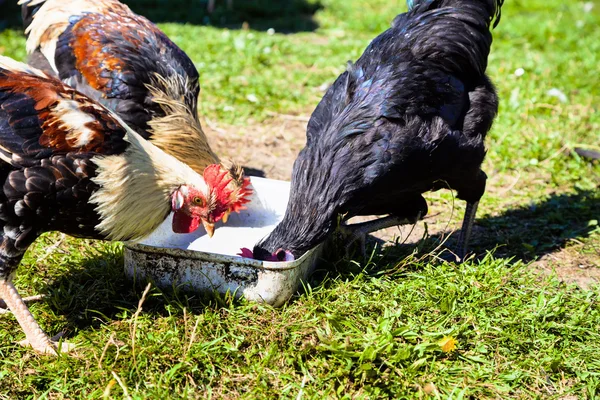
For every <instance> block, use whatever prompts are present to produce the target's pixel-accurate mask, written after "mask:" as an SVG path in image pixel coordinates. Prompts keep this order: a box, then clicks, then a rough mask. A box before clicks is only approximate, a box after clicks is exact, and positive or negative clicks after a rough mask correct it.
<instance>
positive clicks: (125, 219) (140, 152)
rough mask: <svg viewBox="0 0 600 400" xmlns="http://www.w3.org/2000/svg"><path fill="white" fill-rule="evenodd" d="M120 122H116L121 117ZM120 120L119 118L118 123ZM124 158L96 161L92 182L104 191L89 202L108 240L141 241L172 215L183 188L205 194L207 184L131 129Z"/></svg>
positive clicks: (108, 158)
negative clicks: (174, 201)
mask: <svg viewBox="0 0 600 400" xmlns="http://www.w3.org/2000/svg"><path fill="white" fill-rule="evenodd" d="M117 118H118V117H117ZM119 121H120V119H119ZM120 122H121V123H122V125H123V126H124V127H126V129H127V135H126V140H127V141H128V142H129V143H130V146H129V147H128V148H127V150H126V151H125V152H124V153H123V154H119V155H112V156H97V157H94V158H93V159H92V161H93V162H94V163H95V164H96V165H97V166H98V169H97V171H96V177H95V178H94V179H93V181H94V182H95V183H96V184H98V185H99V186H100V189H99V190H98V191H96V192H95V193H94V194H93V195H92V197H91V199H90V202H92V203H94V204H97V207H96V211H97V212H98V213H99V214H100V218H101V222H100V224H98V225H97V226H96V229H97V230H98V231H99V232H100V233H102V234H103V235H105V236H106V238H107V239H110V240H124V241H127V240H138V239H141V238H142V237H144V236H146V235H148V234H149V233H151V232H152V231H154V230H155V229H156V228H157V227H158V226H159V225H160V224H161V223H162V222H163V221H164V220H165V218H166V217H167V215H168V214H169V212H170V211H171V195H172V193H173V192H174V191H175V190H176V189H177V188H178V187H179V186H181V185H183V184H187V185H192V186H195V187H196V188H198V189H199V190H201V191H202V192H207V191H208V189H207V185H206V183H205V182H204V179H203V178H202V177H201V176H200V175H198V174H197V173H195V172H194V171H193V170H192V169H191V168H190V167H188V166H187V165H185V164H183V163H182V162H180V161H178V160H177V159H175V158H174V157H172V156H170V155H168V154H166V153H165V152H163V151H162V150H160V149H159V148H157V147H156V146H154V145H152V144H150V143H149V142H147V141H146V140H144V139H143V138H142V137H141V136H139V135H138V134H137V133H135V132H134V131H132V130H131V129H129V128H127V125H125V124H124V123H123V122H122V121H120Z"/></svg>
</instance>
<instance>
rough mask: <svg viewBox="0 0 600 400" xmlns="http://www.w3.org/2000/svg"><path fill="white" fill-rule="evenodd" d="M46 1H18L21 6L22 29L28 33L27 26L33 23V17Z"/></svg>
mask: <svg viewBox="0 0 600 400" xmlns="http://www.w3.org/2000/svg"><path fill="white" fill-rule="evenodd" d="M45 2H46V0H19V2H18V3H17V4H18V5H20V6H21V16H22V17H23V29H24V30H25V31H28V30H27V28H29V25H31V22H32V21H33V16H34V15H35V14H36V13H37V12H38V11H39V9H40V8H41V7H42V6H43V5H44V3H45Z"/></svg>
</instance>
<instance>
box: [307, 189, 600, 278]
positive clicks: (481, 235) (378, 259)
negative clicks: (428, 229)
mask: <svg viewBox="0 0 600 400" xmlns="http://www.w3.org/2000/svg"><path fill="white" fill-rule="evenodd" d="M599 217H600V194H599V192H598V191H593V190H581V191H578V192H576V193H563V194H555V195H552V196H550V197H549V198H547V199H545V200H542V201H539V202H532V203H530V204H529V205H527V206H522V207H518V208H514V209H510V210H506V211H504V212H503V213H502V214H500V215H496V216H487V217H483V218H477V219H476V221H475V226H474V228H473V234H472V236H471V244H470V250H471V252H473V253H475V254H476V259H482V258H483V257H485V255H486V253H487V252H488V251H494V255H495V256H496V257H503V258H511V257H512V258H513V259H514V260H515V261H523V262H530V261H533V260H536V259H538V258H540V257H542V256H544V255H546V254H549V253H552V252H554V251H557V250H558V249H561V248H563V247H565V246H566V245H567V243H568V242H569V241H571V240H577V239H584V238H587V237H589V235H590V234H591V233H592V231H594V230H595V229H597V226H595V225H594V224H590V221H592V220H598V219H599ZM452 233H453V232H452V231H445V232H440V233H438V234H435V235H431V236H429V237H427V238H425V239H423V240H420V241H418V242H417V243H411V244H397V245H395V246H387V247H385V248H384V249H383V250H381V249H382V246H383V244H384V243H385V242H384V241H382V240H380V239H377V238H375V237H373V236H370V238H369V239H370V240H369V242H368V251H367V252H368V254H371V251H372V250H373V248H374V247H375V246H377V250H376V252H375V254H374V257H373V260H372V262H371V263H370V264H369V265H367V267H365V265H366V264H367V263H366V262H365V260H364V259H361V258H362V257H357V256H356V255H357V254H358V253H356V252H355V253H354V255H352V256H351V257H349V258H347V257H345V253H344V251H343V250H342V248H343V244H341V243H337V245H334V246H332V248H331V250H330V252H329V254H328V255H327V257H326V260H325V261H324V262H323V263H322V265H321V267H320V269H318V270H317V271H316V273H315V274H314V275H313V279H312V280H311V284H313V285H318V284H320V283H321V282H322V281H323V279H326V278H325V277H328V278H335V277H338V276H345V275H347V274H355V273H360V272H363V271H366V272H369V273H385V272H386V270H390V269H395V268H396V267H397V265H398V263H399V262H401V261H402V260H404V259H405V258H406V257H409V256H410V255H411V254H413V253H414V254H415V255H416V258H420V257H421V256H424V255H426V254H427V253H428V252H431V251H433V250H434V249H436V248H437V247H438V246H439V244H440V243H441V242H442V241H443V240H444V239H446V238H447V237H448V235H450V234H452ZM457 238H458V232H454V234H453V235H452V236H451V237H450V238H449V239H448V240H447V241H446V242H445V244H444V246H445V247H446V248H450V249H453V248H454V245H455V243H456V240H457ZM351 260H357V261H358V262H354V261H351ZM430 261H431V262H434V263H435V262H437V261H436V259H435V258H433V257H432V258H431V260H430ZM415 268H417V269H418V268H419V266H418V265H416V266H415Z"/></svg>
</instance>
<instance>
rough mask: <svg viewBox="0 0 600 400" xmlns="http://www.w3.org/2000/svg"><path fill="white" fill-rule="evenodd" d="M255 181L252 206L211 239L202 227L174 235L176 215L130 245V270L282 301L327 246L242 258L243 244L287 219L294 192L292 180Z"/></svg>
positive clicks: (160, 282) (164, 281) (166, 281)
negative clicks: (294, 254) (279, 258)
mask: <svg viewBox="0 0 600 400" xmlns="http://www.w3.org/2000/svg"><path fill="white" fill-rule="evenodd" d="M250 180H251V182H252V187H253V189H254V193H253V194H252V197H251V200H252V201H251V202H250V203H249V204H247V209H245V210H242V211H241V212H240V213H238V214H232V215H231V216H230V217H229V220H228V221H227V224H222V223H220V222H219V223H217V226H216V228H217V229H215V234H214V235H213V237H212V238H209V237H208V235H206V232H205V231H204V229H203V228H202V226H200V228H198V230H197V231H196V232H193V233H190V234H176V233H173V231H172V229H171V221H172V218H173V216H172V214H171V215H170V216H169V217H168V218H167V219H166V220H165V222H163V223H162V225H161V226H159V227H158V229H156V230H155V231H154V232H153V233H152V234H150V235H149V236H147V237H145V238H144V239H142V240H140V241H139V242H137V243H135V244H134V243H126V244H125V250H124V258H125V274H126V275H127V276H128V277H130V278H133V277H135V278H136V279H142V280H147V279H150V280H152V281H153V282H155V284H156V285H157V286H159V287H162V288H172V287H174V286H176V287H180V288H183V289H185V290H191V291H217V292H219V293H226V292H230V293H232V294H234V295H235V296H236V297H241V296H244V297H245V298H246V299H248V300H252V301H257V302H263V303H268V304H271V305H273V306H275V307H278V306H281V305H283V303H285V302H286V301H287V300H288V299H289V298H290V297H291V296H292V295H293V294H294V293H295V292H296V291H297V290H298V288H299V286H300V284H301V281H302V280H305V279H306V278H307V277H308V275H309V274H310V273H311V272H312V271H313V269H314V267H315V265H316V263H317V261H318V259H319V256H320V254H321V251H322V247H323V246H322V245H319V246H317V247H315V248H313V249H312V250H310V251H308V252H307V253H306V254H304V255H303V256H302V257H300V258H299V259H297V260H294V261H290V262H269V261H258V260H252V259H248V258H242V257H240V256H237V255H236V254H237V253H239V252H240V248H242V247H248V248H250V249H252V247H253V246H254V244H255V243H256V242H258V241H259V240H260V239H262V238H263V237H265V236H266V235H267V234H268V233H269V232H271V231H272V230H273V229H274V228H275V226H276V225H277V224H278V223H279V222H280V221H281V220H282V219H283V215H284V213H285V209H286V206H287V202H288V197H289V192H290V183H289V182H284V181H277V180H273V179H264V178H257V177H251V178H250ZM142 218H143V217H142Z"/></svg>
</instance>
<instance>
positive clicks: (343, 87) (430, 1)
mask: <svg viewBox="0 0 600 400" xmlns="http://www.w3.org/2000/svg"><path fill="white" fill-rule="evenodd" d="M501 6H502V0H422V1H410V2H409V11H408V12H407V13H404V14H400V15H398V16H397V17H396V18H395V19H394V21H393V23H392V27H391V28H390V29H388V30H387V31H385V32H384V33H382V34H381V35H379V36H378V37H377V38H375V40H373V41H372V42H371V44H370V45H369V46H368V47H367V49H366V50H365V52H364V53H363V54H362V56H361V57H360V58H359V59H358V61H356V63H355V64H349V66H348V69H347V71H346V72H344V73H343V74H341V75H340V76H339V77H338V78H337V80H336V81H335V83H334V84H333V85H332V86H331V87H330V88H329V89H328V91H327V92H326V94H325V96H324V98H323V99H322V100H321V102H320V103H319V105H318V106H317V108H316V109H315V111H314V112H313V114H312V116H311V118H310V121H309V123H308V128H307V143H306V146H305V148H304V149H303V150H302V151H301V152H300V154H299V155H298V158H297V159H296V161H295V163H294V167H293V172H292V182H291V192H290V199H289V203H288V207H287V210H286V213H285V216H284V218H283V220H282V221H281V222H280V223H279V224H278V226H277V227H276V228H275V229H274V230H273V232H271V234H269V235H268V236H267V237H266V238H264V239H263V240H262V241H260V242H259V243H257V244H256V245H255V247H254V251H253V256H254V257H257V258H260V259H264V258H269V257H272V256H273V254H275V253H277V249H284V250H288V251H291V253H292V254H293V255H294V257H296V258H297V257H299V256H301V255H302V254H303V253H305V252H306V251H307V250H309V249H310V248H312V247H314V246H315V245H317V244H319V243H321V242H323V241H324V240H325V239H326V238H327V237H328V235H330V234H331V233H332V232H333V231H334V229H335V228H336V225H337V221H338V217H342V219H343V221H346V220H347V219H349V218H351V217H353V216H358V215H385V214H388V217H385V218H382V219H379V220H376V221H374V222H366V223H362V224H354V225H351V226H349V227H346V228H345V230H348V229H351V230H352V232H353V235H354V236H356V237H364V235H365V234H366V233H368V232H372V231H374V230H378V229H382V228H385V227H390V226H396V225H400V224H408V223H415V222H416V221H417V220H419V219H421V218H423V217H424V216H425V214H426V213H427V203H426V202H425V199H424V198H423V196H422V194H423V193H425V192H427V191H431V190H438V189H441V188H450V189H453V190H456V191H457V192H458V198H459V199H462V200H465V201H466V202H467V208H466V212H465V217H464V220H463V226H462V230H461V236H460V237H459V243H458V251H457V253H458V255H459V256H460V257H461V258H462V257H463V256H464V255H465V253H466V250H467V244H468V240H469V236H470V232H471V227H472V224H473V219H474V217H475V213H476V210H477V205H478V202H479V199H480V198H481V196H482V195H483V193H484V191H485V183H486V175H485V173H484V172H483V171H482V170H481V168H480V166H481V164H482V161H483V159H484V156H485V148H484V139H485V136H486V134H487V132H488V131H489V129H490V128H491V126H492V122H493V120H494V118H495V116H496V113H497V110H498V99H497V96H496V92H495V89H494V87H493V85H492V83H491V82H490V80H489V79H488V78H487V76H486V75H485V70H486V67H487V58H488V54H489V51H490V46H491V43H492V36H491V33H490V25H491V24H492V22H493V21H494V20H495V24H494V26H495V25H496V24H497V23H498V21H499V19H500V9H501Z"/></svg>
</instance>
